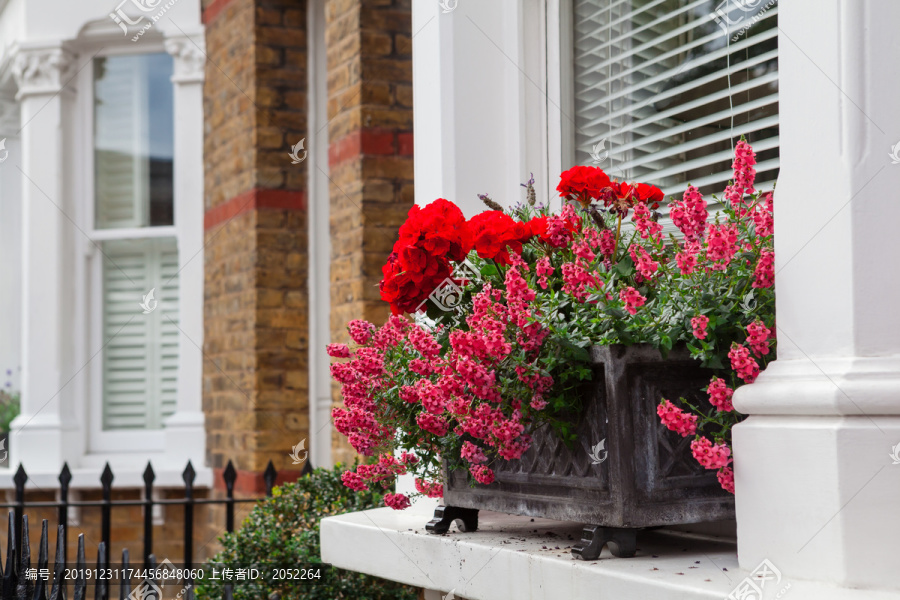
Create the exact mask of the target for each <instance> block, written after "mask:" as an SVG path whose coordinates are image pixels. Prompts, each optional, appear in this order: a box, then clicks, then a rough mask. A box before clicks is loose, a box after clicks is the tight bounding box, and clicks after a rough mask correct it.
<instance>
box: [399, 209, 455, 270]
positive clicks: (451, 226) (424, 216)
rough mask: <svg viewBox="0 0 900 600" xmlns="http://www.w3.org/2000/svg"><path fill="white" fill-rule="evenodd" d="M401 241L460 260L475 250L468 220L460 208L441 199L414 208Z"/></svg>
mask: <svg viewBox="0 0 900 600" xmlns="http://www.w3.org/2000/svg"><path fill="white" fill-rule="evenodd" d="M400 241H406V243H407V244H409V245H416V246H419V247H421V248H422V249H423V250H425V251H426V252H427V253H428V254H430V255H431V256H446V257H447V258H448V259H450V260H453V261H461V260H463V259H464V258H465V257H466V255H467V254H468V253H469V250H471V249H472V236H471V234H470V233H469V228H468V227H466V217H465V215H463V213H462V211H461V210H460V209H459V207H458V206H456V205H455V204H453V203H452V202H450V201H449V200H445V199H443V198H438V199H437V200H435V201H434V202H431V203H430V204H428V205H427V206H425V207H424V208H422V207H420V206H419V205H413V207H412V208H410V209H409V215H408V216H407V218H406V222H405V223H403V225H402V226H401V227H400Z"/></svg>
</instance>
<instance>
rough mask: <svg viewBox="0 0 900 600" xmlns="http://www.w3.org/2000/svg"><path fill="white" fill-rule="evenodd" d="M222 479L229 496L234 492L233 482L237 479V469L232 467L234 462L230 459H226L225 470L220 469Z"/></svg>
mask: <svg viewBox="0 0 900 600" xmlns="http://www.w3.org/2000/svg"><path fill="white" fill-rule="evenodd" d="M222 479H224V480H225V489H226V490H227V492H228V495H229V497H230V496H231V495H232V494H233V493H234V482H235V481H237V470H236V469H235V468H234V463H233V462H231V460H229V461H228V464H227V465H225V470H224V471H222Z"/></svg>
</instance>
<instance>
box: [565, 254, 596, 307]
mask: <svg viewBox="0 0 900 600" xmlns="http://www.w3.org/2000/svg"><path fill="white" fill-rule="evenodd" d="M562 274H563V288H562V289H563V291H564V292H566V293H567V294H571V295H572V296H573V297H574V298H575V299H576V300H578V301H579V302H584V301H585V300H587V297H588V294H589V293H590V291H591V290H593V289H597V288H600V287H603V281H601V280H600V279H599V278H597V277H595V276H594V275H593V274H592V273H591V271H590V270H589V269H588V266H587V265H586V264H584V263H583V262H581V260H580V259H576V260H575V262H574V263H565V264H564V265H563V266H562Z"/></svg>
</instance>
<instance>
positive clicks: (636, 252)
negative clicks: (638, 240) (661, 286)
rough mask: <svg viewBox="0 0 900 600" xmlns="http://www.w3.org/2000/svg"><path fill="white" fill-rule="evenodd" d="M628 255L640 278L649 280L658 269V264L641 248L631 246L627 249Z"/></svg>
mask: <svg viewBox="0 0 900 600" xmlns="http://www.w3.org/2000/svg"><path fill="white" fill-rule="evenodd" d="M628 253H629V254H630V255H631V260H633V261H634V265H635V267H636V268H637V270H638V273H640V274H641V277H643V278H644V279H651V278H652V277H653V276H654V275H655V274H656V270H657V269H659V263H658V262H656V261H655V260H653V259H652V258H651V257H650V254H649V253H648V252H647V251H646V250H644V247H643V246H638V245H636V244H635V245H632V246H631V247H629V248H628Z"/></svg>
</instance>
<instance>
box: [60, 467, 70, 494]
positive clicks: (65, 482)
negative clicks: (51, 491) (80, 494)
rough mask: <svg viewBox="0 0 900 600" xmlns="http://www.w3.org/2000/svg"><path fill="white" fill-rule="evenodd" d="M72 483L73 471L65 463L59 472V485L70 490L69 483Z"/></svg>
mask: <svg viewBox="0 0 900 600" xmlns="http://www.w3.org/2000/svg"><path fill="white" fill-rule="evenodd" d="M71 482H72V471H71V470H70V469H69V463H67V462H65V463H63V468H62V471H60V472H59V484H60V485H61V486H62V487H63V488H65V489H66V490H68V489H69V483H71Z"/></svg>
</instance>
